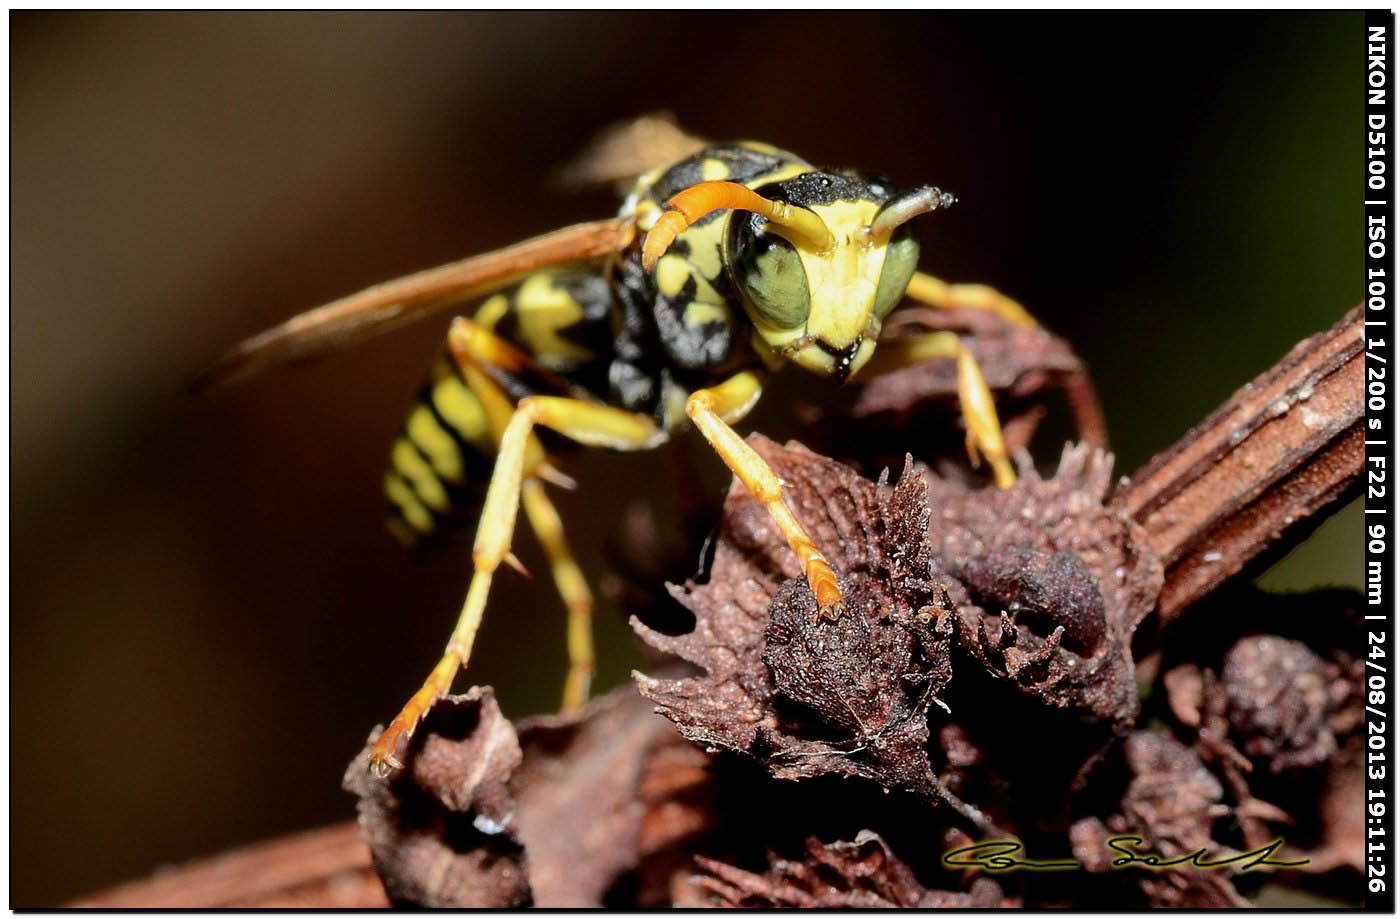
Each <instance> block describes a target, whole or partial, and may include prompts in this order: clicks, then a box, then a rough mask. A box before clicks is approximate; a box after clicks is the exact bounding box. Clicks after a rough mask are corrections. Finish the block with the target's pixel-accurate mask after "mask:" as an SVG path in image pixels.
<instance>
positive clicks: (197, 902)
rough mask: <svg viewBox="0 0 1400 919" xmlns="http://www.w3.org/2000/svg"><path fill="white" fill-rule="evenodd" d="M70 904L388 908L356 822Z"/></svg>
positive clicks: (247, 849)
mask: <svg viewBox="0 0 1400 919" xmlns="http://www.w3.org/2000/svg"><path fill="white" fill-rule="evenodd" d="M68 905H69V906H75V907H86V908H89V909H131V908H141V909H160V908H170V909H209V908H216V907H232V906H238V907H266V908H279V907H280V908H287V907H327V908H355V907H384V906H388V905H389V900H388V898H387V897H386V896H385V895H384V886H383V885H382V884H380V882H379V878H378V877H377V876H375V873H374V868H373V867H372V866H371V865H370V857H369V847H368V846H367V845H365V842H364V840H363V839H361V838H360V832H359V828H358V827H357V826H356V825H355V823H354V822H353V821H347V822H345V823H337V824H334V825H333V826H328V827H323V828H321V829H317V830H308V831H306V832H304V833H295V834H293V835H290V836H282V837H279V838H277V839H272V840H268V841H267V842H261V843H255V844H254V845H251V846H247V847H245V848H242V849H234V850H233V851H231V852H225V853H223V854H220V855H215V856H213V857H211V858H206V859H201V860H199V861H196V862H191V863H189V864H187V865H182V866H180V867H178V868H169V869H165V870H162V871H158V872H156V874H154V875H153V876H151V877H149V878H144V879H142V880H139V881H132V882H130V883H127V884H122V885H121V886H119V887H112V888H109V889H107V890H104V891H101V892H99V893H95V894H91V895H90V896H87V897H83V898H82V899H81V900H76V901H74V902H72V903H70V904H68Z"/></svg>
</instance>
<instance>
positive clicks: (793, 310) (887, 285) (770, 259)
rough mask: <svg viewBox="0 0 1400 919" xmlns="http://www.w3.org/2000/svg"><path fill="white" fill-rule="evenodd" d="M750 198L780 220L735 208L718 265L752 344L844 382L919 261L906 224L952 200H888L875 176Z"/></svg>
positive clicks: (921, 192) (923, 196) (912, 196)
mask: <svg viewBox="0 0 1400 919" xmlns="http://www.w3.org/2000/svg"><path fill="white" fill-rule="evenodd" d="M755 192H756V193H757V194H758V195H759V196H760V197H761V198H764V199H766V200H768V201H772V202H775V203H776V204H777V205H779V206H780V209H779V212H778V214H777V216H779V217H780V218H782V217H786V218H788V219H787V220H786V221H785V222H779V221H778V220H774V219H771V218H770V217H769V216H765V215H764V214H761V213H755V212H737V211H736V212H735V214H734V215H733V218H732V219H731V221H730V225H729V234H728V238H727V239H726V242H725V260H726V262H727V264H728V267H729V271H730V274H731V276H732V278H733V279H734V282H735V286H736V288H737V289H738V291H739V295H740V298H741V299H742V301H743V305H744V309H745V311H746V312H747V313H748V315H749V318H750V320H752V322H753V325H754V329H755V331H756V332H757V336H756V338H757V341H756V344H757V345H758V346H759V347H760V348H761V349H765V350H768V351H770V352H771V353H773V354H774V355H776V356H778V357H780V358H781V359H783V360H788V361H792V362H793V363H795V364H798V365H800V366H802V367H805V368H806V369H808V370H811V371H813V372H815V373H819V374H821V375H822V376H827V377H832V378H834V379H835V380H836V381H837V382H838V383H839V382H845V380H846V379H847V378H848V377H849V376H851V375H852V374H854V373H855V372H856V371H858V370H859V369H860V368H861V367H862V366H863V365H864V364H865V362H866V361H867V360H869V359H870V355H871V354H872V353H873V352H874V350H875V340H876V338H877V336H878V335H879V334H880V326H881V323H883V322H884V319H885V317H886V316H888V315H889V313H890V311H891V310H893V309H894V307H895V306H896V305H897V304H898V303H899V301H900V300H901V299H902V298H903V296H904V291H905V288H907V287H908V285H909V279H910V278H911V277H912V276H913V274H914V269H915V267H916V266H917V264H918V261H919V242H918V240H917V238H916V237H915V236H914V232H913V228H912V226H911V225H910V223H909V221H910V218H912V217H914V216H916V215H918V214H920V213H924V212H926V211H929V210H933V209H934V208H937V207H947V206H948V205H950V204H952V203H953V201H954V198H953V196H952V195H951V194H948V193H946V192H941V191H939V190H938V189H934V188H928V187H923V188H919V189H915V190H913V191H911V192H907V193H904V194H897V193H896V192H895V191H894V188H893V186H892V185H891V184H890V183H889V182H888V181H887V180H885V179H882V178H879V177H876V176H870V175H860V174H855V173H847V174H841V173H828V172H808V173H803V174H801V175H799V176H796V177H794V178H791V179H787V180H785V181H781V182H773V183H771V184H768V185H764V186H761V187H759V188H757V189H755ZM807 215H813V216H814V217H815V218H816V220H815V221H813V220H812V218H811V217H809V216H807ZM794 217H800V218H801V222H799V221H798V220H796V219H793V218H794ZM813 227H824V228H825V233H824V234H823V233H821V232H816V231H814V230H813Z"/></svg>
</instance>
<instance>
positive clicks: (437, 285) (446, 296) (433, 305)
mask: <svg viewBox="0 0 1400 919" xmlns="http://www.w3.org/2000/svg"><path fill="white" fill-rule="evenodd" d="M634 234H635V228H634V225H633V222H632V220H631V218H629V217H617V218H613V219H611V220H597V221H593V222H592V223H580V224H575V225H574V226H571V227H565V228H564V229H562V230H556V231H554V232H553V233H546V234H545V235H543V236H536V237H535V238H534V239H527V240H525V241H524V242H520V243H516V244H515V245H513V246H507V247H506V248H504V249H497V250H496V251H495V252H488V253H486V254H485V255H476V256H472V257H471V258H465V259H462V260H461V261H457V262H451V263H449V264H446V265H439V266H438V267H437V268H429V269H427V270H425V271H420V272H417V273H416V274H410V275H407V276H406V277H402V278H397V279H395V280H393V281H385V282H384V283H382V284H376V285H374V286H373V287H369V288H366V289H365V290H362V291H360V292H359V293H354V294H351V295H350V296H348V297H342V298H341V299H339V300H334V301H332V302H330V303H327V304H325V305H324V306H319V307H317V308H315V309H313V310H309V311H308V312H305V313H302V314H301V315H299V316H294V317H292V318H291V319H288V320H287V321H286V322H284V323H282V324H281V325H279V326H274V327H273V328H271V329H268V330H267V331H265V332H262V333H260V334H258V335H254V336H253V337H252V338H249V339H247V340H245V341H243V342H242V343H240V344H239V345H237V346H236V347H235V348H233V349H232V350H231V351H229V352H228V353H227V354H225V355H224V356H223V357H221V358H220V359H219V360H218V361H216V362H215V363H214V365H213V366H212V367H210V368H209V369H208V370H206V371H204V373H202V374H200V376H199V377H198V378H196V380H195V381H194V383H193V388H194V389H195V390H196V391H202V392H207V391H210V390H213V389H217V388H219V387H221V386H225V385H227V384H229V383H232V382H234V381H235V380H238V379H241V378H243V377H247V376H251V375H252V374H255V373H260V372H262V371H264V370H267V369H270V368H272V367H277V366H281V365H283V364H290V363H295V362H300V361H305V360H310V359H312V358H315V357H319V356H321V355H323V354H327V353H329V352H331V351H336V350H339V349H341V348H345V347H348V346H350V345H353V344H356V343H358V342H360V341H363V340H365V339H367V338H370V337H372V336H374V335H378V334H380V333H381V332H387V331H389V330H390V329H396V328H398V327H400V326H403V325H407V324H409V323H411V322H415V321H417V320H419V319H423V318H425V317H428V316H432V315H436V314H438V313H441V312H443V311H445V310H448V309H451V308H452V307H453V306H454V305H456V304H458V303H461V302H462V301H463V300H467V299H470V298H473V297H478V296H482V295H484V294H486V293H489V292H491V291H492V290H495V289H496V288H499V287H502V286H504V285H506V284H509V283H510V282H511V281H514V280H517V279H518V278H520V277H522V276H524V275H527V274H529V273H530V272H532V271H538V270H539V269H541V268H547V267H550V266H552V265H559V264H562V263H566V262H578V261H586V260H588V259H595V258H603V257H606V256H609V255H613V254H615V253H618V252H621V251H622V250H623V249H625V248H626V247H627V245H628V244H629V243H630V242H631V241H632V239H633V236H634Z"/></svg>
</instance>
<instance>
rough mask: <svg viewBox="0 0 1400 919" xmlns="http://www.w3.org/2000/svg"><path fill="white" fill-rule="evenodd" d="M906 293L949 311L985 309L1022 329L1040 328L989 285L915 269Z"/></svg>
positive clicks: (1020, 308)
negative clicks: (952, 280) (952, 281)
mask: <svg viewBox="0 0 1400 919" xmlns="http://www.w3.org/2000/svg"><path fill="white" fill-rule="evenodd" d="M904 294H905V296H907V297H908V298H909V299H911V300H917V301H918V302H920V303H922V304H924V305H925V306H932V307H936V308H938V309H948V310H955V309H970V310H986V311H988V312H990V313H995V314H996V315H998V316H1000V317H1001V318H1002V319H1005V320H1006V321H1007V322H1009V323H1011V324H1012V325H1014V326H1019V327H1020V328H1023V329H1036V328H1039V327H1040V323H1038V322H1036V321H1035V317H1034V316H1032V315H1031V314H1030V313H1028V312H1027V311H1026V308H1025V307H1024V306H1022V305H1021V304H1019V303H1017V302H1016V301H1015V300H1012V299H1011V298H1010V297H1008V296H1007V295H1006V294H1004V293H1002V292H1001V291H999V290H997V289H996V288H995V287H988V286H987V285H986V284H949V283H948V282H947V281H943V280H940V279H939V278H935V277H934V276H933V275H931V274H925V273H924V272H922V271H916V272H914V276H913V277H912V278H910V279H909V286H908V287H907V288H905V290H904Z"/></svg>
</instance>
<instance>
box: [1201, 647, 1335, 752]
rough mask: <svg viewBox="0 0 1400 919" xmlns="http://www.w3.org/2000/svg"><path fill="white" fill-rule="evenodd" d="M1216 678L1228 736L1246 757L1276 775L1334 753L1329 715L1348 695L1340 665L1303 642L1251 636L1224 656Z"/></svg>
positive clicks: (1333, 737) (1333, 740) (1332, 713)
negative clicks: (1218, 682) (1219, 685)
mask: <svg viewBox="0 0 1400 919" xmlns="http://www.w3.org/2000/svg"><path fill="white" fill-rule="evenodd" d="M1220 679H1221V683H1222V689H1223V692H1224V694H1225V698H1226V715H1227V717H1228V718H1229V723H1230V736H1231V738H1232V739H1233V740H1234V741H1235V745H1236V747H1238V748H1239V750H1240V752H1242V753H1244V754H1245V755H1246V756H1248V757H1249V758H1250V759H1252V760H1255V761H1256V762H1259V763H1262V764H1264V765H1265V766H1266V767H1267V768H1268V770H1269V771H1270V772H1272V773H1275V774H1277V773H1281V772H1287V771H1290V770H1293V769H1306V768H1310V767H1313V766H1317V765H1320V764H1321V763H1324V762H1326V761H1327V760H1328V759H1330V758H1332V757H1333V756H1334V755H1336V752H1337V748H1338V743H1337V736H1336V734H1334V733H1333V729H1332V728H1333V726H1332V720H1333V716H1334V715H1335V714H1336V713H1337V712H1338V710H1339V709H1341V708H1342V707H1343V706H1344V705H1345V704H1346V702H1347V701H1348V699H1349V697H1350V696H1351V694H1352V691H1351V687H1352V681H1350V680H1343V679H1342V669H1341V668H1340V667H1339V666H1338V665H1336V664H1332V663H1328V662H1327V661H1325V660H1323V659H1322V658H1321V657H1319V656H1318V655H1317V654H1315V653H1313V651H1312V650H1311V649H1309V648H1308V646H1307V645H1305V644H1303V643H1302V642H1299V641H1292V640H1289V639H1287V638H1280V637H1279V636H1277V635H1250V636H1247V637H1245V638H1242V639H1240V640H1239V641H1238V642H1236V643H1235V646H1234V647H1233V648H1231V649H1230V652H1229V653H1228V654H1227V655H1226V656H1225V666H1224V668H1223V670H1222V672H1221V677H1220Z"/></svg>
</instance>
